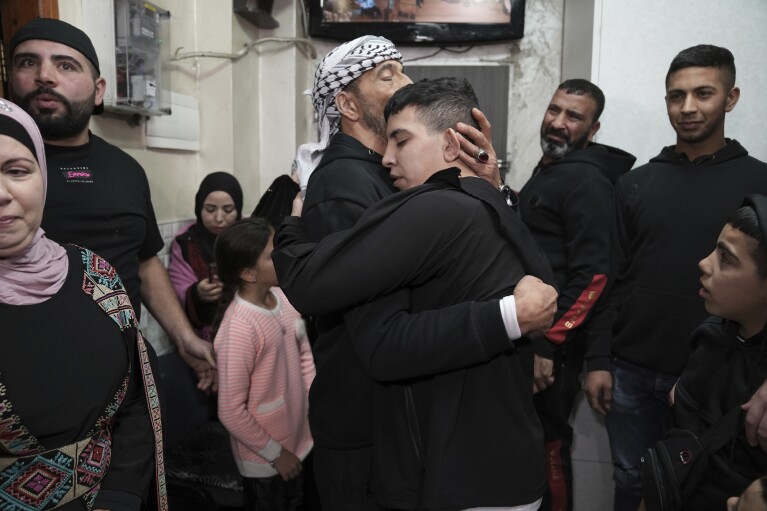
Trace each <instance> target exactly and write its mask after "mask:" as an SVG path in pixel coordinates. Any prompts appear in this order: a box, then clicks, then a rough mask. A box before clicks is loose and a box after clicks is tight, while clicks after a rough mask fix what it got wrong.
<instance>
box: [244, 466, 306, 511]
mask: <svg viewBox="0 0 767 511" xmlns="http://www.w3.org/2000/svg"><path fill="white" fill-rule="evenodd" d="M303 487H304V480H303V476H302V475H299V476H298V477H296V478H295V479H291V480H289V481H283V480H282V477H280V476H279V475H276V476H273V477H243V478H242V491H243V497H244V499H245V509H247V510H248V511H300V510H301V504H302V503H303V496H304V490H303Z"/></svg>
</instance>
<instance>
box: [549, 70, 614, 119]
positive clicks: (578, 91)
mask: <svg viewBox="0 0 767 511" xmlns="http://www.w3.org/2000/svg"><path fill="white" fill-rule="evenodd" d="M557 90H563V91H565V92H566V93H568V94H575V95H576V96H583V95H584V94H585V95H586V96H589V97H590V98H591V99H593V100H594V102H595V103H596V105H597V109H596V110H595V111H594V118H593V119H592V120H591V122H592V123H595V122H597V121H598V120H599V116H600V115H602V111H603V110H604V109H605V94H604V92H602V89H600V88H599V87H597V86H596V85H594V84H593V83H591V82H590V81H588V80H584V79H583V78H573V79H571V80H565V81H564V82H562V83H560V84H559V87H557Z"/></svg>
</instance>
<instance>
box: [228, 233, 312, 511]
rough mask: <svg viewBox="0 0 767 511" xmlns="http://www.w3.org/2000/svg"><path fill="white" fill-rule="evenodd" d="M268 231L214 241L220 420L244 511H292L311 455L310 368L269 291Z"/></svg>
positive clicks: (285, 312) (298, 336) (282, 304)
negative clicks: (218, 296) (221, 288)
mask: <svg viewBox="0 0 767 511" xmlns="http://www.w3.org/2000/svg"><path fill="white" fill-rule="evenodd" d="M272 236H273V231H272V229H271V228H270V227H269V226H268V224H267V223H266V222H265V221H264V220H263V219H260V218H247V219H244V220H240V221H238V222H236V223H234V224H232V225H231V226H229V227H227V228H226V229H225V230H224V231H223V232H222V233H221V234H219V236H218V240H217V241H216V248H215V254H216V261H217V263H218V274H219V278H220V279H221V282H222V283H223V284H224V291H223V298H222V300H223V303H222V308H223V307H225V308H226V312H225V313H224V315H223V318H222V319H221V322H220V326H219V327H218V331H217V333H216V336H215V341H214V347H215V350H216V355H217V358H218V372H219V374H218V376H219V379H218V415H219V418H220V419H221V423H222V424H223V425H224V426H225V427H226V429H227V430H229V434H230V438H231V444H232V451H233V452H234V458H235V461H236V462H237V467H238V469H239V471H240V474H241V475H242V477H243V486H244V495H245V503H246V506H247V509H259V510H261V509H265V510H266V509H268V510H275V511H276V510H280V511H282V510H288V511H289V510H294V509H297V508H298V506H300V504H301V502H302V499H303V492H302V489H301V488H302V476H301V469H302V466H301V461H302V460H303V459H304V458H305V457H306V455H307V454H309V451H310V450H311V449H312V445H313V444H312V438H311V434H310V433H309V422H308V418H307V414H308V410H309V404H308V399H307V396H308V390H309V385H311V382H312V379H313V378H314V361H313V359H312V354H311V350H310V348H309V341H308V339H307V337H306V330H305V327H304V323H303V321H302V320H301V316H300V315H299V314H298V312H296V310H295V309H294V308H293V307H292V306H291V305H290V303H288V300H287V299H286V298H285V295H284V294H282V291H281V290H280V289H279V288H277V287H274V286H276V285H277V277H276V275H275V273H274V265H273V264H272Z"/></svg>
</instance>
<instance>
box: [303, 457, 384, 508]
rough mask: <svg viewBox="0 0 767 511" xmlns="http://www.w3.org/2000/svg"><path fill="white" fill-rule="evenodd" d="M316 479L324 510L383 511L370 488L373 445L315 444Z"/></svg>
mask: <svg viewBox="0 0 767 511" xmlns="http://www.w3.org/2000/svg"><path fill="white" fill-rule="evenodd" d="M313 453H314V479H315V481H316V483H317V491H318V493H319V494H320V502H321V504H322V511H384V508H383V507H382V506H380V505H379V504H378V502H377V501H376V499H375V497H374V496H373V494H372V493H371V492H370V471H371V467H372V459H373V448H372V447H365V448H362V449H350V450H341V449H328V448H325V447H320V446H318V445H315V446H314V451H313Z"/></svg>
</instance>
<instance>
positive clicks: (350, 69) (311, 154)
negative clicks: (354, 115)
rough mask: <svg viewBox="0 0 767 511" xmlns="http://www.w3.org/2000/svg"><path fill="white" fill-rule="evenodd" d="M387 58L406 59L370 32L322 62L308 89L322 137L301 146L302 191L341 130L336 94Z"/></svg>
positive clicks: (340, 48)
mask: <svg viewBox="0 0 767 511" xmlns="http://www.w3.org/2000/svg"><path fill="white" fill-rule="evenodd" d="M386 60H402V55H401V54H400V52H399V51H398V50H397V48H396V47H395V46H394V43H392V42H391V41H389V40H388V39H386V38H384V37H380V36H372V35H367V36H362V37H358V38H357V39H355V40H353V41H349V42H348V43H344V44H342V45H341V46H338V47H336V48H335V49H333V50H332V51H331V52H330V53H328V54H327V55H326V56H325V58H323V59H322V60H321V61H320V63H319V65H318V66H317V70H316V71H315V73H314V87H312V88H311V89H309V90H306V91H304V94H306V95H311V97H312V103H313V104H314V110H315V112H317V119H318V121H317V122H318V124H319V130H320V140H319V142H310V143H308V144H303V145H302V146H300V147H299V148H298V153H297V154H296V164H297V171H298V178H299V184H300V185H301V189H302V190H305V189H306V184H307V182H308V181H309V176H310V175H311V173H312V172H313V171H314V169H315V168H317V165H318V164H319V162H320V159H321V158H322V154H323V153H324V151H325V149H326V148H327V146H328V143H329V142H330V138H331V137H332V136H333V135H335V134H336V133H337V132H338V129H339V126H340V123H341V118H340V114H339V113H338V109H337V108H336V94H338V93H339V92H340V91H342V90H343V89H344V87H346V86H347V85H348V84H349V83H350V82H351V81H352V80H354V79H356V78H357V77H359V76H360V75H361V74H362V73H364V72H366V71H369V70H371V69H373V68H374V67H376V66H377V65H378V64H380V63H381V62H384V61H386Z"/></svg>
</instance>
